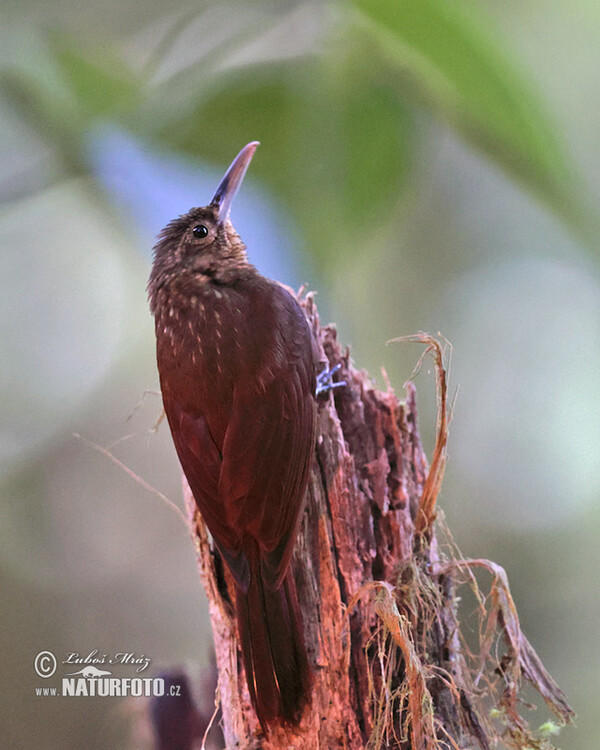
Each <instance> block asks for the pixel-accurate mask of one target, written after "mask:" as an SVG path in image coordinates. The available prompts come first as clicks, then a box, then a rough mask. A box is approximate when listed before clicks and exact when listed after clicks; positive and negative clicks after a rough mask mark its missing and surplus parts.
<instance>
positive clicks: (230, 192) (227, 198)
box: [210, 141, 260, 224]
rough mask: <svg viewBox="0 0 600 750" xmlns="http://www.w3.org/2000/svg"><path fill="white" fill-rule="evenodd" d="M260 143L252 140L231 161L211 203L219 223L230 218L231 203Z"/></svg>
mask: <svg viewBox="0 0 600 750" xmlns="http://www.w3.org/2000/svg"><path fill="white" fill-rule="evenodd" d="M258 145H260V144H259V141H252V143H249V144H248V145H247V146H244V148H243V149H242V150H241V151H240V153H239V154H238V155H237V156H236V157H235V159H234V160H233V161H232V162H231V166H230V167H229V169H228V170H227V172H225V176H224V177H223V179H222V180H221V182H220V184H219V187H218V188H217V192H216V193H215V194H214V196H213V199H212V201H211V202H210V205H211V206H212V207H213V208H215V209H216V213H217V217H218V220H219V224H224V223H225V222H226V221H227V219H228V218H229V211H230V210H231V204H232V203H233V199H234V198H235V194H236V193H237V191H238V190H239V187H240V185H241V184H242V180H243V179H244V175H245V174H246V170H247V169H248V167H249V165H250V162H251V161H252V157H253V156H254V152H255V151H256V147H257V146H258Z"/></svg>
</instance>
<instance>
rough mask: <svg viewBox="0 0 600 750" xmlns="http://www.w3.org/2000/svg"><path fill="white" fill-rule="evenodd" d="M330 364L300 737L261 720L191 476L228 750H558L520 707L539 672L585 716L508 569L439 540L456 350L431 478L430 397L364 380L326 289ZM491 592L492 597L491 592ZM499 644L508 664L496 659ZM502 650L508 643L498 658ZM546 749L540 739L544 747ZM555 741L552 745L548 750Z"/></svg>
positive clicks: (225, 576) (540, 683)
mask: <svg viewBox="0 0 600 750" xmlns="http://www.w3.org/2000/svg"><path fill="white" fill-rule="evenodd" d="M301 303H302V305H303V307H304V310H305V312H306V315H307V318H308V320H309V323H310V325H311V327H312V329H313V331H314V334H315V337H316V339H317V341H318V342H319V346H320V348H321V352H322V355H323V360H324V362H325V361H326V362H328V363H329V366H330V367H333V366H335V365H336V364H338V363H341V364H342V367H341V369H340V372H339V378H340V380H344V381H346V383H347V385H346V386H345V387H342V388H336V389H335V390H334V391H332V392H331V393H330V394H329V396H328V398H327V399H326V400H324V402H323V403H321V404H320V405H319V414H318V436H317V443H316V449H315V456H314V460H313V465H312V470H311V479H310V483H309V488H308V492H307V498H306V504H305V509H304V513H303V519H302V526H301V533H300V535H299V538H298V540H297V543H296V546H295V551H294V556H293V560H292V569H293V574H294V577H295V581H296V587H297V591H298V598H299V602H300V607H301V610H302V615H303V621H304V634H305V640H306V646H307V650H308V654H309V659H310V661H311V666H312V671H313V682H312V692H311V696H310V700H309V701H308V704H307V706H306V710H305V711H304V714H303V717H302V720H301V722H300V724H299V725H298V726H297V727H293V728H290V727H287V728H280V729H279V728H276V729H273V730H272V731H271V732H270V733H269V734H268V735H267V736H265V734H264V733H263V732H262V730H261V728H260V725H259V723H258V721H257V719H256V716H255V714H254V712H253V709H252V706H251V704H250V698H249V695H248V689H247V686H246V681H245V676H244V673H243V666H242V663H241V658H240V654H239V649H238V643H237V632H236V624H235V617H234V596H235V590H234V586H233V582H232V581H231V579H230V576H229V573H228V571H227V569H226V567H225V566H224V565H223V563H222V561H221V560H220V558H219V555H218V552H216V551H215V549H214V548H213V547H212V545H211V541H210V539H209V536H208V534H207V531H206V528H205V526H204V523H203V521H202V519H201V517H200V516H199V515H198V513H197V510H196V506H195V503H194V500H193V498H192V496H191V493H190V491H189V488H188V487H187V485H186V483H185V480H184V493H185V499H186V505H187V509H188V514H189V518H190V524H191V529H192V534H193V537H194V540H195V543H196V549H197V556H198V565H199V570H200V575H201V579H202V582H203V584H204V587H205V590H206V594H207V597H208V601H209V609H210V616H211V620H212V628H213V633H214V642H215V653H216V661H217V668H218V672H219V684H218V690H217V692H218V700H219V702H220V707H221V711H222V718H221V724H222V730H223V736H224V738H225V742H226V747H227V748H265V749H273V750H274V749H275V748H298V749H304V748H306V750H308V749H309V748H310V750H316V749H318V748H323V750H332V749H333V748H337V747H340V748H348V749H349V750H359V749H362V748H399V749H401V750H408V749H409V748H410V749H411V750H430V749H433V748H444V749H445V748H448V749H450V748H461V749H462V748H465V749H466V748H483V749H484V750H486V749H487V748H490V747H492V746H493V745H494V743H495V741H496V739H497V738H498V737H502V738H503V741H504V742H505V743H506V745H507V746H511V747H525V746H526V745H527V743H529V744H530V745H531V746H532V747H536V748H550V747H551V745H550V743H549V741H548V740H547V737H542V736H541V735H538V734H535V733H534V732H531V731H530V730H529V729H528V726H527V723H526V721H525V720H524V719H523V718H522V717H521V716H520V714H519V711H518V692H519V689H520V685H521V682H522V678H523V677H524V678H526V679H527V680H529V681H530V682H531V683H533V684H534V686H535V687H536V688H537V689H538V691H539V692H540V693H541V695H542V697H543V698H544V700H545V701H546V703H547V704H548V705H549V706H550V708H551V709H552V711H553V712H554V713H555V714H556V716H557V717H558V720H559V723H566V722H568V721H570V720H571V718H572V716H573V712H572V711H571V709H570V708H569V706H568V705H567V703H566V700H565V698H564V696H563V694H562V693H561V691H560V690H559V688H558V687H557V686H556V684H555V683H554V682H553V681H552V679H551V678H550V677H549V675H548V674H547V673H546V672H545V670H544V668H543V666H542V665H541V663H540V661H539V659H538V658H537V656H536V655H535V652H534V651H533V649H532V648H531V646H530V645H529V643H528V642H527V640H526V639H525V637H524V636H523V635H522V633H521V631H520V628H519V623H518V617H517V614H516V610H515V608H514V604H513V603H512V599H511V598H510V592H509V590H508V586H507V584H506V581H505V578H504V575H503V571H502V569H501V568H499V567H498V566H494V565H493V564H492V563H489V562H487V561H483V560H476V561H469V560H463V559H462V558H460V557H459V556H457V554H456V552H454V551H453V550H452V548H451V547H450V545H446V544H444V545H442V544H440V543H439V542H438V538H437V536H438V535H439V534H440V531H439V530H438V526H437V525H436V527H435V528H434V519H435V516H436V510H435V501H436V498H437V493H438V490H439V486H440V484H441V479H442V474H443V466H444V461H445V441H446V435H447V426H446V418H447V417H446V414H447V407H446V398H445V397H446V392H445V373H444V370H443V367H442V352H441V349H440V348H439V347H437V346H436V344H435V342H433V340H432V339H429V338H427V337H425V336H422V337H420V338H421V340H423V341H424V342H425V343H427V344H428V345H429V346H430V348H432V347H433V350H434V354H435V356H436V367H437V372H438V386H439V395H440V418H439V420H438V440H437V445H436V450H435V453H434V456H433V458H432V465H431V468H429V465H428V462H427V458H426V456H425V454H424V452H423V447H422V445H421V440H420V437H419V429H418V421H417V410H416V390H415V387H414V385H413V384H412V383H410V382H409V383H408V384H407V385H406V386H405V388H406V397H405V399H404V400H402V401H401V400H399V399H398V397H397V396H396V395H395V394H394V392H393V391H392V390H391V389H388V391H387V392H381V391H379V390H377V389H376V388H375V387H374V385H373V384H372V382H371V380H370V379H369V376H368V375H367V373H366V372H364V371H359V370H356V369H355V368H354V367H353V366H352V364H351V362H350V360H349V353H348V351H347V350H343V349H342V347H341V346H340V344H339V343H338V341H337V336H336V331H335V328H334V327H332V326H327V327H323V328H322V327H321V326H320V323H319V318H318V314H317V310H316V306H315V303H314V300H313V297H312V295H310V294H309V295H307V296H306V297H304V298H303V299H302V300H301ZM476 566H479V567H480V568H485V569H487V570H488V571H490V573H491V574H492V577H493V580H492V585H491V588H490V596H489V597H487V598H486V599H484V598H483V597H480V599H479V601H480V608H481V612H480V621H481V633H480V639H479V644H478V645H479V649H478V652H477V653H473V652H472V650H471V649H467V648H466V646H465V644H464V642H463V639H462V636H461V630H460V623H459V620H458V604H457V602H458V598H457V590H458V589H459V588H460V587H461V586H462V585H465V584H466V585H471V586H472V587H473V588H474V589H475V590H476V592H477V593H478V589H477V584H476V581H475V577H474V575H473V570H474V568H475V567H476ZM478 595H479V593H478ZM498 635H500V636H501V637H502V638H501V640H503V642H504V644H505V652H504V654H500V653H498V648H497V644H496V640H497V639H498ZM492 643H494V644H496V648H495V649H493V648H492ZM534 743H537V744H534ZM540 743H546V744H540Z"/></svg>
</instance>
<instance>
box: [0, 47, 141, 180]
mask: <svg viewBox="0 0 600 750" xmlns="http://www.w3.org/2000/svg"><path fill="white" fill-rule="evenodd" d="M35 41H36V42H37V46H36V47H35V51H33V52H32V51H31V50H30V49H27V50H26V51H25V53H24V54H23V57H22V59H20V60H18V61H17V62H16V63H15V64H13V65H11V66H8V67H7V68H5V69H4V70H3V71H2V72H1V74H0V86H1V87H2V90H3V93H4V94H5V95H7V97H8V98H9V100H10V101H11V102H12V104H13V106H15V107H16V108H17V110H18V111H19V112H20V113H21V114H22V115H23V116H24V117H25V118H26V119H27V120H28V122H29V123H30V124H31V125H32V126H33V127H34V128H36V129H37V130H38V133H39V134H40V136H41V137H42V138H43V139H44V140H45V141H46V142H47V143H48V144H49V145H50V146H53V147H54V148H55V149H57V151H58V153H59V154H60V156H61V158H62V161H63V164H64V165H65V167H66V168H67V171H68V172H71V173H75V174H77V173H82V172H85V171H87V170H86V164H85V155H84V148H85V142H84V141H85V137H86V136H87V134H88V132H89V130H90V127H91V126H92V125H93V124H94V122H95V121H98V120H99V119H101V118H103V119H111V120H113V121H114V120H119V119H124V115H126V113H128V112H130V111H132V110H134V109H135V107H136V105H137V103H138V101H139V94H138V92H139V84H138V82H137V81H136V80H135V77H134V76H133V74H131V73H130V72H129V71H128V70H127V69H126V68H124V66H122V65H119V64H118V62H117V61H115V59H114V58H113V57H111V55H110V54H109V53H107V51H106V50H96V51H86V53H84V52H82V51H81V49H80V48H79V47H78V46H77V45H76V44H75V43H74V42H73V40H72V39H71V38H70V37H68V36H66V35H64V34H61V35H56V34H55V35H52V36H51V37H49V38H48V37H45V38H42V37H40V36H37V35H36V37H35ZM29 47H33V44H32V43H31V40H29Z"/></svg>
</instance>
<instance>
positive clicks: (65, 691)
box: [33, 649, 180, 698]
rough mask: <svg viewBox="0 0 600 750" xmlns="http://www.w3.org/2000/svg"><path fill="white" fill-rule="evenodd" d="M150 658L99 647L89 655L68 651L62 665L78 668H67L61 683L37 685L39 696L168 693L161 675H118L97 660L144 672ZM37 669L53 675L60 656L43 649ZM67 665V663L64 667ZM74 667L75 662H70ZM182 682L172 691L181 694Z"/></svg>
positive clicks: (155, 694)
mask: <svg viewBox="0 0 600 750" xmlns="http://www.w3.org/2000/svg"><path fill="white" fill-rule="evenodd" d="M150 662H151V659H149V658H148V657H146V656H143V655H142V656H137V655H136V654H135V653H134V652H121V653H117V654H114V655H112V656H110V657H109V656H108V655H107V654H100V653H99V651H98V650H97V649H96V650H95V651H92V652H90V653H89V654H87V655H86V656H81V655H80V654H78V653H76V652H72V653H69V654H67V656H66V658H65V659H63V660H62V662H61V664H63V665H76V666H79V667H80V669H78V670H77V671H75V672H67V673H66V674H64V675H63V676H62V678H61V681H60V684H59V685H52V686H50V685H48V684H46V685H45V686H44V687H41V686H40V687H36V688H35V694H36V695H37V696H40V697H50V696H62V697H74V698H82V697H84V698H92V697H93V698H114V697H129V696H133V697H160V696H163V695H164V694H165V681H164V679H163V678H162V677H139V676H134V677H117V676H115V675H113V673H112V671H111V670H108V669H101V668H99V667H98V666H96V665H97V664H102V665H105V664H110V665H115V664H119V665H129V666H135V667H136V670H135V671H136V673H138V674H139V673H140V672H143V671H144V670H145V669H146V668H147V667H148V666H149V664H150ZM33 666H34V670H35V673H36V674H37V676H38V677H41V678H42V679H44V680H46V679H49V678H51V677H53V676H54V675H55V674H56V671H57V669H58V660H57V658H56V656H55V655H54V654H53V653H52V652H51V651H40V652H39V654H37V656H36V657H35V659H34V662H33ZM67 668H68V667H67V666H65V670H66V669H67ZM71 669H72V666H71ZM179 689H180V686H179V685H172V686H170V687H169V695H178V691H179Z"/></svg>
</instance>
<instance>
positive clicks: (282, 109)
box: [155, 55, 410, 266]
mask: <svg viewBox="0 0 600 750" xmlns="http://www.w3.org/2000/svg"><path fill="white" fill-rule="evenodd" d="M350 60H352V62H351V63H350ZM363 62H364V61H363V60H362V58H361V57H360V55H359V56H358V57H357V56H356V55H353V56H352V57H351V58H350V57H348V58H344V57H340V58H335V57H334V58H330V59H327V60H325V61H323V60H315V59H313V58H310V59H304V60H296V61H294V63H293V64H283V65H282V64H279V65H277V66H274V65H270V66H254V67H251V68H245V69H243V70H238V71H235V72H232V73H228V74H226V75H223V76H220V77H219V78H218V79H213V81H212V83H213V87H212V88H211V89H210V90H209V91H205V92H203V96H202V99H201V101H200V103H199V104H198V105H197V108H196V111H195V112H194V113H193V114H192V115H191V116H188V117H186V118H185V120H183V121H180V122H171V123H169V124H168V127H166V128H164V129H162V130H161V132H159V133H157V134H155V135H158V136H159V137H160V138H161V139H162V140H166V141H168V142H170V143H172V144H174V145H175V146H176V147H177V148H180V149H183V150H185V151H187V152H190V153H194V154H198V155H201V156H203V157H204V158H206V157H207V156H208V157H212V158H214V159H217V160H219V161H220V162H221V163H222V164H223V166H226V165H227V164H228V162H229V161H230V160H231V158H232V156H233V155H235V153H236V151H237V150H238V149H239V148H240V147H241V146H242V145H244V144H245V143H247V142H248V141H250V140H252V139H258V140H260V141H261V142H262V143H263V146H264V148H263V149H261V151H260V154H259V158H256V159H255V161H254V162H253V165H252V174H253V175H255V176H256V175H258V176H260V177H262V179H263V180H264V181H265V182H266V183H267V184H268V185H269V186H270V187H271V189H272V192H273V193H274V194H275V195H277V196H278V197H279V198H280V199H281V200H282V202H284V203H285V205H286V207H287V209H288V211H289V212H290V213H291V214H292V216H293V217H294V218H295V220H296V224H297V226H299V227H300V228H301V230H302V233H303V235H304V239H305V240H306V241H307V245H308V247H309V249H310V251H311V252H313V253H314V255H315V258H316V259H317V262H318V264H319V265H321V266H324V265H326V264H328V263H329V262H330V261H331V259H332V258H333V257H334V256H335V255H341V254H343V255H345V256H349V255H351V254H352V253H353V252H359V251H360V249H361V247H362V243H357V242H356V233H357V231H358V230H359V228H360V231H361V232H364V231H366V230H365V227H366V226H368V227H372V226H373V224H374V222H376V221H377V218H378V217H380V216H388V215H389V213H390V211H391V207H392V205H393V203H394V202H395V201H396V200H397V197H398V195H399V192H400V190H401V188H402V185H403V180H404V177H405V176H406V172H407V168H408V152H407V144H408V138H407V132H408V130H409V128H410V121H409V117H408V111H407V109H406V107H405V106H404V104H403V103H402V101H401V99H400V98H399V97H398V96H397V94H396V93H395V92H394V91H393V90H392V89H391V88H390V87H389V86H387V85H385V84H383V83H379V82H378V81H377V80H376V79H375V77H374V75H373V71H374V70H375V68H374V66H368V65H363V64H362V63H363Z"/></svg>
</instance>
